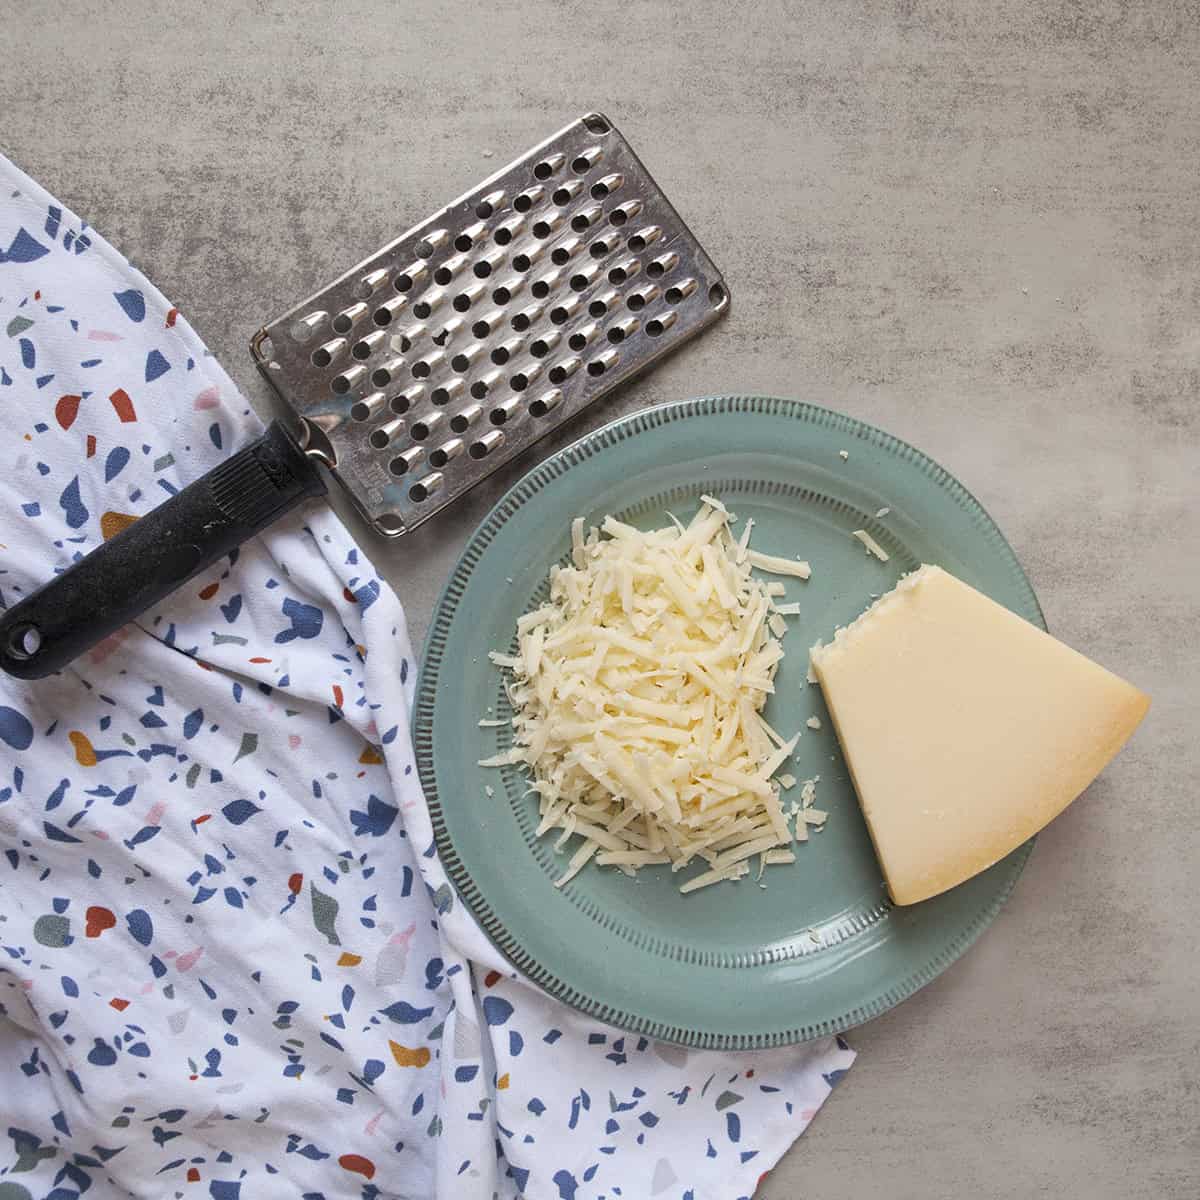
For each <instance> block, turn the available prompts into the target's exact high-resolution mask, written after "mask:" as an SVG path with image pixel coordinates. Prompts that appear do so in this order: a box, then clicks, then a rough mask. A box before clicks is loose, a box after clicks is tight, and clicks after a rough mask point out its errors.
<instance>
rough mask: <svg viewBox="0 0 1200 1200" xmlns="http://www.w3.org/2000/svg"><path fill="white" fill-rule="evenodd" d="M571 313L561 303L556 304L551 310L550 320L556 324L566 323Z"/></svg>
mask: <svg viewBox="0 0 1200 1200" xmlns="http://www.w3.org/2000/svg"><path fill="white" fill-rule="evenodd" d="M570 315H571V314H570V313H569V312H568V311H567V310H566V309H565V308H563V306H562V305H561V304H558V305H556V306H555V307H554V308H552V309H551V310H550V320H551V321H552V322H553V323H554V324H555V325H565V324H566V323H567V319H568V318H569V317H570Z"/></svg>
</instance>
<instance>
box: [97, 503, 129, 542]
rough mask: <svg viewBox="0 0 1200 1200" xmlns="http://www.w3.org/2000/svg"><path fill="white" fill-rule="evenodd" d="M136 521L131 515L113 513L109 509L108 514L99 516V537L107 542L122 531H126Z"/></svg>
mask: <svg viewBox="0 0 1200 1200" xmlns="http://www.w3.org/2000/svg"><path fill="white" fill-rule="evenodd" d="M136 520H137V517H135V516H134V515H133V513H123V512H113V511H112V509H109V510H108V512H105V513H101V514H100V536H101V537H103V538H104V540H105V541H106V542H107V541H108V539H109V538H115V537H116V536H117V534H118V533H120V532H121V530H122V529H128V528H129V527H130V525H132V524H133V523H134V521H136Z"/></svg>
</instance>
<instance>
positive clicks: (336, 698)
mask: <svg viewBox="0 0 1200 1200" xmlns="http://www.w3.org/2000/svg"><path fill="white" fill-rule="evenodd" d="M333 702H334V704H335V705H337V707H338V708H341V707H342V704H343V702H344V701H343V698H342V689H341V688H340V687H338V685H337V684H336V683H335V684H334V685H333Z"/></svg>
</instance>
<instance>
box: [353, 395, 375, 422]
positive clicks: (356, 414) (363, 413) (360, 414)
mask: <svg viewBox="0 0 1200 1200" xmlns="http://www.w3.org/2000/svg"><path fill="white" fill-rule="evenodd" d="M370 416H371V406H370V405H369V404H364V403H363V402H362V401H361V400H360V401H359V402H358V403H357V404H352V405H351V406H350V419H351V420H352V421H366V420H369V419H370Z"/></svg>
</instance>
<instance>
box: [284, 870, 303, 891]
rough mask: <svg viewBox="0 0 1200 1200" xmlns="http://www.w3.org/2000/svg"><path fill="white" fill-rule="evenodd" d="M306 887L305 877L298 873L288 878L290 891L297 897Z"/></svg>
mask: <svg viewBox="0 0 1200 1200" xmlns="http://www.w3.org/2000/svg"><path fill="white" fill-rule="evenodd" d="M303 886H304V876H303V875H302V874H301V873H300V872H299V871H297V872H296V873H295V874H294V875H289V876H288V891H289V892H291V893H292V895H293V896H295V895H296V894H297V893H298V892H299V891H300V889H301V888H302V887H303Z"/></svg>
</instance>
